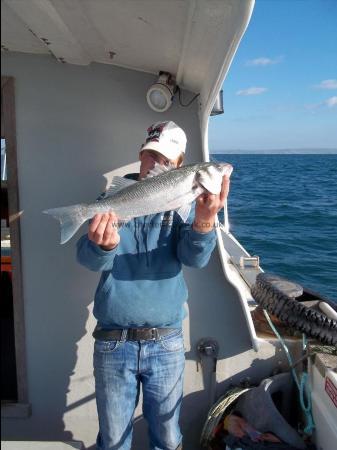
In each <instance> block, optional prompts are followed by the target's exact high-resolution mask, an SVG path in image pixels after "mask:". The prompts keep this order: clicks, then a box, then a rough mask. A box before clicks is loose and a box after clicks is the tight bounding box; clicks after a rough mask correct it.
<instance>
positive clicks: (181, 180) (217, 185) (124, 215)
mask: <svg viewBox="0 0 337 450" xmlns="http://www.w3.org/2000/svg"><path fill="white" fill-rule="evenodd" d="M232 170H233V167H232V166H231V165H230V164H227V163H217V162H205V163H198V164H190V165H186V166H183V167H179V168H174V169H172V168H170V167H165V166H161V165H159V164H157V163H156V164H155V166H154V168H153V169H152V170H151V171H150V172H149V174H148V175H147V177H146V178H144V179H142V180H140V181H134V180H130V179H127V178H122V177H117V176H115V177H113V179H112V182H111V185H110V186H109V188H108V189H107V191H106V192H105V195H104V197H103V198H102V199H100V200H98V201H96V202H93V203H89V204H87V203H79V204H77V205H71V206H65V207H61V208H53V209H47V210H45V211H43V213H45V214H50V215H51V216H53V217H54V218H55V219H57V220H59V221H60V225H61V244H65V243H66V242H67V241H69V239H71V238H72V236H73V235H74V234H75V233H76V231H77V230H78V229H79V228H80V226H81V225H82V224H83V223H84V222H86V221H87V220H89V219H91V218H92V217H93V216H94V215H95V214H102V213H106V212H114V213H115V214H116V216H117V217H118V221H119V223H120V224H122V223H123V222H128V221H129V220H131V219H133V218H134V217H140V216H147V215H150V214H156V213H159V212H163V211H171V210H176V211H177V213H178V214H179V215H180V217H181V218H182V220H183V221H184V222H185V221H186V219H187V217H188V216H189V213H190V210H191V203H192V202H193V201H194V200H195V199H196V198H197V197H198V196H199V195H200V194H203V193H211V194H219V193H220V191H221V185H222V177H223V176H224V175H227V176H230V174H231V173H232Z"/></svg>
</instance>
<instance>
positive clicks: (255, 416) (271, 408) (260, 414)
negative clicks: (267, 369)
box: [235, 372, 306, 449]
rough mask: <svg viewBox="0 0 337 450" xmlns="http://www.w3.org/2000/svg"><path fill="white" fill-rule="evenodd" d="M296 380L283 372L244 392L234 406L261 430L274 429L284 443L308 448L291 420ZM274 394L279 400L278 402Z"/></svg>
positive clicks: (269, 430)
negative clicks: (290, 422) (275, 400)
mask: <svg viewBox="0 0 337 450" xmlns="http://www.w3.org/2000/svg"><path fill="white" fill-rule="evenodd" d="M294 388H295V386H294V382H293V378H292V376H291V374H290V373H288V372H286V373H280V374H278V375H275V376H273V377H270V378H266V379H264V380H262V381H261V383H260V385H259V386H257V387H255V388H252V389H250V390H249V391H247V392H245V393H244V394H242V395H241V396H240V398H239V400H238V402H237V404H236V405H235V411H238V412H239V413H240V414H241V415H242V417H243V418H244V419H245V420H246V421H247V422H248V423H249V424H250V425H252V426H253V427H254V428H256V429H257V430H258V431H261V432H262V433H266V432H271V433H273V434H275V435H276V436H278V437H279V438H280V439H281V440H282V441H283V442H285V443H287V444H289V445H291V446H293V447H295V448H298V449H305V448H306V444H305V442H304V441H303V439H302V438H301V436H300V435H299V434H298V432H297V431H296V430H295V429H294V428H293V427H292V426H291V425H290V424H289V423H288V420H289V413H290V412H291V411H293V408H294V406H293V392H294ZM273 395H275V398H277V399H278V404H277V405H275V403H274V400H273Z"/></svg>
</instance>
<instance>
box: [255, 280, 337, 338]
mask: <svg viewBox="0 0 337 450" xmlns="http://www.w3.org/2000/svg"><path fill="white" fill-rule="evenodd" d="M251 292H252V296H253V298H254V299H255V301H256V302H257V303H258V304H259V305H261V306H262V308H265V309H266V310H267V311H268V312H270V313H271V314H273V315H275V316H276V317H278V319H280V320H281V322H283V323H285V324H286V325H288V326H290V327H293V328H295V329H297V330H298V331H300V332H302V333H304V334H306V335H307V336H308V337H311V338H314V339H317V340H318V341H320V342H322V343H323V344H326V345H334V346H337V320H333V319H331V318H329V317H327V316H326V315H325V314H324V312H323V311H317V310H315V309H313V308H310V307H307V306H306V305H305V304H303V303H301V301H300V300H303V297H305V295H304V294H305V292H306V291H305V290H303V288H302V287H301V286H299V285H297V284H295V283H292V282H291V281H289V280H286V279H284V278H282V277H279V276H277V275H273V274H268V273H260V274H259V275H258V276H257V277H256V282H255V284H254V285H253V287H252V289H251ZM308 292H310V291H308ZM322 300H324V301H327V300H326V299H322ZM328 303H329V304H330V306H332V307H333V308H334V309H335V308H336V305H334V304H333V302H331V301H328Z"/></svg>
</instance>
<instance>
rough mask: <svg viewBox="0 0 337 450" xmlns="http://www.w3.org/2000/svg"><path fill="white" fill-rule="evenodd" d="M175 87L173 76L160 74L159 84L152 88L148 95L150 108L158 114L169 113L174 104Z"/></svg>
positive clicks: (165, 73) (164, 73)
mask: <svg viewBox="0 0 337 450" xmlns="http://www.w3.org/2000/svg"><path fill="white" fill-rule="evenodd" d="M175 86H176V85H175V82H174V80H173V79H172V76H171V74H169V73H167V72H160V73H159V78H158V80H157V82H156V83H154V84H153V85H152V86H151V87H150V89H149V90H148V91H147V94H146V100H147V103H148V105H149V106H150V108H151V109H153V110H154V111H156V112H164V111H167V110H168V109H169V107H170V106H171V104H172V100H173V97H174V93H175Z"/></svg>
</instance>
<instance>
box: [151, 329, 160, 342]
mask: <svg viewBox="0 0 337 450" xmlns="http://www.w3.org/2000/svg"><path fill="white" fill-rule="evenodd" d="M149 331H150V334H151V340H154V341H157V340H158V338H159V332H158V328H150V329H149Z"/></svg>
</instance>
